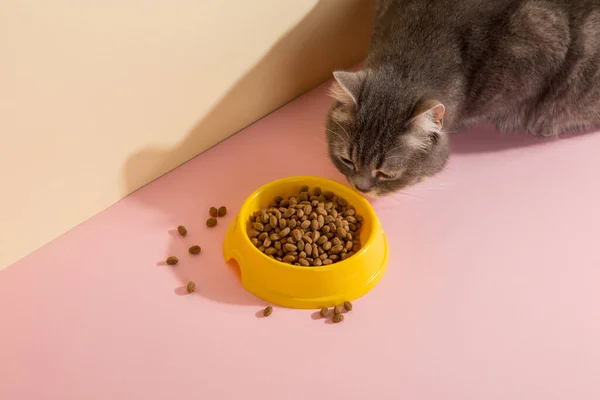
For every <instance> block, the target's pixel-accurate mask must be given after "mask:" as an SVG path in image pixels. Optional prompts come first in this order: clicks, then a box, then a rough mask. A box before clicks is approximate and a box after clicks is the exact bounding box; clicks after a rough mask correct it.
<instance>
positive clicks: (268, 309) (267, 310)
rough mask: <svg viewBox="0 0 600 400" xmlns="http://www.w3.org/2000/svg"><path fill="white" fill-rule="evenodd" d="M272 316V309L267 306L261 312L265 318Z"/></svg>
mask: <svg viewBox="0 0 600 400" xmlns="http://www.w3.org/2000/svg"><path fill="white" fill-rule="evenodd" d="M271 314H273V307H271V306H268V307H266V308H265V309H264V310H263V315H264V316H265V317H268V316H269V315H271Z"/></svg>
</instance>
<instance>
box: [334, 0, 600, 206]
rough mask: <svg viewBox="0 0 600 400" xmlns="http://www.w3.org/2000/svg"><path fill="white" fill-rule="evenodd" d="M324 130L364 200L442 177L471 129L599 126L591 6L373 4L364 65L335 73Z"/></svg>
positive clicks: (599, 67)
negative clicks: (452, 136) (457, 134)
mask: <svg viewBox="0 0 600 400" xmlns="http://www.w3.org/2000/svg"><path fill="white" fill-rule="evenodd" d="M334 77H335V82H334V85H333V87H332V89H331V95H332V97H333V98H334V102H333V104H332V107H331V109H330V110H329V113H328V118H327V123H326V131H327V138H328V144H329V153H330V157H331V159H332V161H333V162H334V164H335V165H336V167H337V168H338V169H339V170H340V171H341V172H342V173H343V174H344V175H346V177H347V178H348V180H349V182H350V183H351V184H352V185H353V186H354V187H356V188H357V189H358V190H361V191H363V192H365V193H367V194H370V195H372V196H381V195H385V194H389V193H393V192H395V191H397V190H399V189H402V188H403V187H406V186H409V185H412V184H414V183H416V182H419V181H420V180H422V179H423V178H425V177H428V176H432V175H434V174H436V173H438V172H439V171H441V170H442V169H443V167H444V166H445V164H446V162H447V159H448V154H449V147H448V137H447V135H448V134H449V133H451V132H454V131H457V130H459V129H461V128H462V127H464V126H466V125H469V124H471V123H474V122H478V121H487V122H490V123H492V124H494V125H495V126H496V127H497V128H498V129H499V130H502V131H516V130H518V131H525V132H528V133H531V134H534V135H540V136H554V135H558V134H561V133H565V132H571V131H577V130H580V129H583V128H587V127H591V126H595V125H598V124H599V123H600V0H573V1H568V0H428V1H424V0H382V1H380V2H379V4H378V7H377V10H376V13H375V25H374V31H373V35H372V39H371V45H370V49H369V53H368V56H367V59H366V60H365V62H364V63H363V65H362V67H361V70H360V71H358V72H343V71H337V72H335V73H334Z"/></svg>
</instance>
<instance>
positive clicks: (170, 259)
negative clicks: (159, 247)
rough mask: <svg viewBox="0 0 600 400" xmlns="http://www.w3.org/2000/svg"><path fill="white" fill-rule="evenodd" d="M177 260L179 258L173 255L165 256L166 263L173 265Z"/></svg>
mask: <svg viewBox="0 0 600 400" xmlns="http://www.w3.org/2000/svg"><path fill="white" fill-rule="evenodd" d="M178 262H179V259H178V258H177V257H175V256H171V257H169V258H167V265H175V264H177V263H178Z"/></svg>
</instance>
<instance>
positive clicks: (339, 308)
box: [333, 306, 342, 315]
mask: <svg viewBox="0 0 600 400" xmlns="http://www.w3.org/2000/svg"><path fill="white" fill-rule="evenodd" d="M341 313H342V306H335V307H334V309H333V315H339V314H341Z"/></svg>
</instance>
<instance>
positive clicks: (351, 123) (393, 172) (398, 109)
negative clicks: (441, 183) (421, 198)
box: [325, 70, 449, 197]
mask: <svg viewBox="0 0 600 400" xmlns="http://www.w3.org/2000/svg"><path fill="white" fill-rule="evenodd" d="M333 75H334V77H335V81H334V83H333V85H332V87H331V90H330V95H331V97H333V99H334V101H333V104H332V106H331V109H330V110H329V113H328V115H327V121H326V125H325V128H326V135H327V142H328V147H329V156H330V158H331V160H332V161H333V164H334V165H335V166H336V168H337V169H338V170H339V171H340V172H341V173H342V174H344V175H345V176H346V178H347V179H348V183H350V184H351V185H352V186H353V187H355V188H356V189H357V190H359V191H361V192H363V193H365V194H367V195H369V196H372V197H379V196H384V195H387V194H391V193H393V192H396V191H398V190H400V189H402V188H404V187H407V186H410V185H413V184H415V183H417V182H419V181H421V180H422V179H423V178H426V177H429V176H432V175H434V174H436V173H438V172H440V171H441V170H442V169H443V168H444V166H445V164H446V162H447V160H448V154H449V145H448V138H447V134H446V133H444V131H443V129H442V127H443V119H444V112H445V107H444V105H443V104H441V103H440V102H439V101H437V100H435V99H433V98H428V97H427V96H424V97H421V96H419V95H418V94H412V93H409V91H408V90H407V91H404V92H399V91H401V90H399V89H398V88H399V87H401V86H402V85H397V84H395V82H394V79H395V78H394V77H393V76H390V75H383V74H379V73H377V72H374V71H370V70H362V71H359V72H343V71H337V72H334V74H333ZM396 79H397V78H396Z"/></svg>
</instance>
